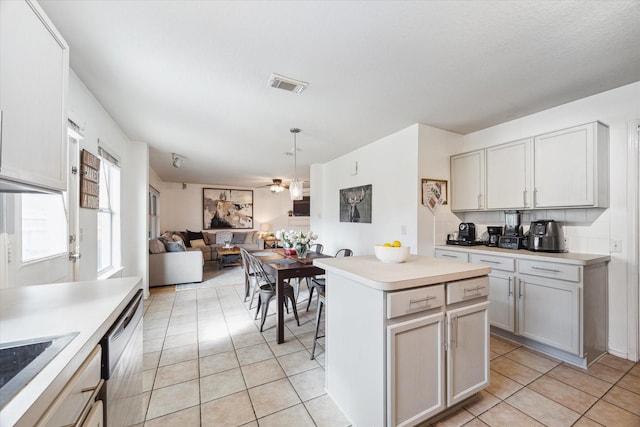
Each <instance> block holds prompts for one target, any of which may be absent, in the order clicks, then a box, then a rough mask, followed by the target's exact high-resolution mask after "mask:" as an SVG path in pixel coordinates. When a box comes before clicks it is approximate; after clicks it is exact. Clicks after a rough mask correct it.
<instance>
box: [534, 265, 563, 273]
mask: <svg viewBox="0 0 640 427" xmlns="http://www.w3.org/2000/svg"><path fill="white" fill-rule="evenodd" d="M531 269H532V270H540V271H548V272H549V273H560V270H554V269H553V268H542V267H536V266H535V265H534V266H532V267H531Z"/></svg>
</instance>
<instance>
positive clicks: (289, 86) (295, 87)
mask: <svg viewBox="0 0 640 427" xmlns="http://www.w3.org/2000/svg"><path fill="white" fill-rule="evenodd" d="M307 85H309V83H307V82H303V81H301V80H296V79H292V78H289V77H285V76H281V75H280V74H276V73H273V74H271V77H270V78H269V86H271V87H275V88H277V89H283V90H286V91H289V92H295V93H300V92H302V91H303V90H304V89H305V88H306V87H307Z"/></svg>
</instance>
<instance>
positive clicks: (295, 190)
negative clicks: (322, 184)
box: [289, 128, 302, 200]
mask: <svg viewBox="0 0 640 427" xmlns="http://www.w3.org/2000/svg"><path fill="white" fill-rule="evenodd" d="M290 132H291V133H292V134H293V179H292V180H291V182H290V183H289V195H290V196H291V200H302V180H301V179H298V170H297V169H298V146H297V145H296V144H297V141H296V135H298V134H299V133H300V129H298V128H291V129H290Z"/></svg>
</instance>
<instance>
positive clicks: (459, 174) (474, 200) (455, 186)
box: [450, 150, 485, 211]
mask: <svg viewBox="0 0 640 427" xmlns="http://www.w3.org/2000/svg"><path fill="white" fill-rule="evenodd" d="M450 194H451V210H453V211H473V210H481V209H484V208H485V201H484V196H485V150H477V151H471V152H468V153H463V154H458V155H456V156H451V192H450Z"/></svg>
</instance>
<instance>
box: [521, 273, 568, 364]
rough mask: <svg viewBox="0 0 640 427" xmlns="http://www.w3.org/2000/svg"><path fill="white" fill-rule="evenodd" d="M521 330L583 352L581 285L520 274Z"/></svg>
mask: <svg viewBox="0 0 640 427" xmlns="http://www.w3.org/2000/svg"><path fill="white" fill-rule="evenodd" d="M518 333H519V334H520V335H522V336H524V337H527V338H531V339H534V340H536V341H539V342H541V343H544V344H548V345H550V346H553V347H556V348H559V349H561V350H565V351H568V352H570V353H573V354H577V355H580V354H579V353H580V288H579V287H578V286H577V285H575V284H567V283H561V282H556V281H551V280H545V279H540V278H536V277H533V276H524V275H523V276H520V277H519V278H518Z"/></svg>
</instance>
